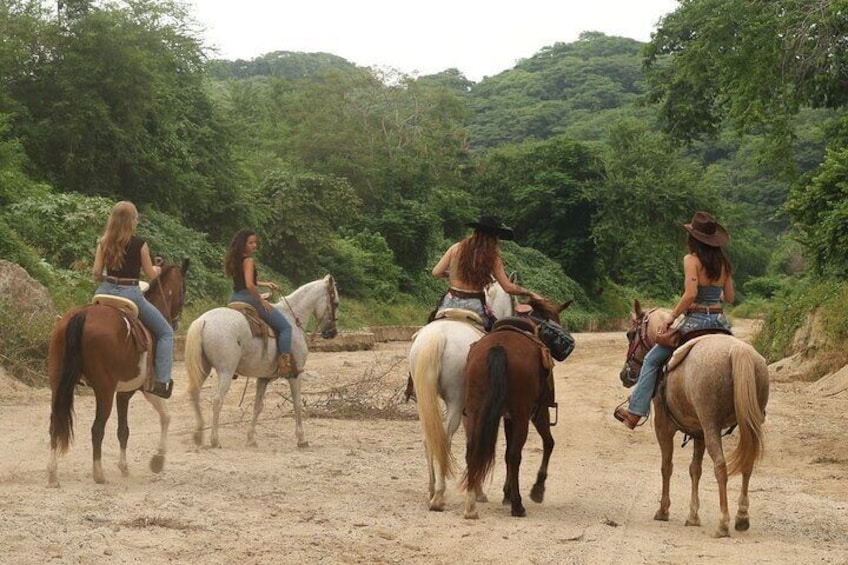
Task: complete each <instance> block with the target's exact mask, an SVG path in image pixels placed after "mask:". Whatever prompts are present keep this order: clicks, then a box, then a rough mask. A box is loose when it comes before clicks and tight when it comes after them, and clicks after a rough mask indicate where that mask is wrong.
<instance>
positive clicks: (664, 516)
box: [654, 511, 668, 522]
mask: <svg viewBox="0 0 848 565" xmlns="http://www.w3.org/2000/svg"><path fill="white" fill-rule="evenodd" d="M654 520H658V521H660V522H668V512H659V511H658V512H657V513H656V514H654Z"/></svg>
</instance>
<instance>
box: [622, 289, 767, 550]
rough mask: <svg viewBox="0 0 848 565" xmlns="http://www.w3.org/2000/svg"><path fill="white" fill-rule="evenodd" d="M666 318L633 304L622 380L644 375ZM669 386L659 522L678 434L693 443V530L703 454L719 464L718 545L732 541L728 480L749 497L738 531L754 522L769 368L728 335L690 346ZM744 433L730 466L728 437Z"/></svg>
mask: <svg viewBox="0 0 848 565" xmlns="http://www.w3.org/2000/svg"><path fill="white" fill-rule="evenodd" d="M669 316H671V313H670V312H669V311H667V310H662V309H652V310H647V311H645V310H642V307H641V305H640V304H639V301H638V300H636V301H634V304H633V317H632V325H631V327H630V330H629V331H628V332H627V339H628V341H629V342H630V347H629V348H628V354H627V361H626V362H625V365H624V368H623V369H622V373H625V372H629V373H630V374H638V373H639V370H640V368H641V364H642V360H643V359H644V358H645V355H646V354H647V353H648V351H649V350H650V349H651V347H653V345H654V341H655V339H656V335H657V328H658V327H659V326H660V324H661V323H663V322H664V321H666V320H668V318H669ZM668 366H669V370H668V373H667V375H666V377H665V382H664V383H662V384H661V385H660V386H658V387H657V391H656V392H655V394H654V399H653V406H654V432H655V433H656V436H657V443H659V445H660V451H661V453H662V497H661V499H660V507H659V510H657V512H656V514H655V515H654V519H655V520H663V521H666V520H668V509H669V506H670V504H671V500H670V498H669V481H670V479H671V471H672V461H671V459H672V454H673V452H674V434H675V433H676V432H677V431H678V430H680V431H682V432H684V433H686V434H688V435H689V436H691V437H692V438H693V440H694V450H693V453H692V462H691V463H690V465H689V476H690V477H691V480H692V491H691V492H692V494H691V498H690V501H689V517H688V518H687V519H686V525H687V526H700V525H701V519H700V518H699V516H698V508H699V504H700V502H699V500H698V483H699V481H700V479H701V465H702V462H703V459H704V450H706V451H707V452H709V454H710V458H712V460H713V469H714V472H715V477H716V481H717V482H718V497H719V505H720V507H721V517H720V519H719V524H718V529H717V530H716V532H715V537H727V536H729V535H730V534H729V531H728V525H729V522H730V515H729V512H728V506H727V477H728V476H729V475H733V474H735V473H741V474H742V490H741V492H740V494H739V508H738V511H737V514H736V524H735V527H736V529H737V530H739V531H744V530H747V529H748V528H749V527H750V522H749V518H748V482H749V480H750V478H751V472H752V470H753V467H754V463H755V462H756V461H757V459H759V458H760V457H761V456H762V453H763V429H762V424H763V421H764V420H765V409H766V403H767V402H768V395H769V375H768V367H767V366H766V361H765V359H763V357H762V356H761V355H760V354H759V353H757V351H756V350H755V349H754V348H753V347H752V346H751V345H749V344H748V343H746V342H744V341H742V340H740V339H738V338H735V337H733V336H730V335H726V334H709V335H704V336H701V337H696V338H694V339H692V340H691V341H687V342H686V343H684V344H683V345H682V346H680V347H679V348H678V349H677V350H675V352H674V355H673V356H672V358H671V359H670V361H669V365H668ZM732 426H737V427H738V430H739V442H738V444H737V446H736V449H735V450H734V451H733V452H732V453H730V455H729V456H728V457H727V459H725V456H724V449H723V447H722V441H721V438H722V435H721V434H722V430H723V429H727V428H730V427H732Z"/></svg>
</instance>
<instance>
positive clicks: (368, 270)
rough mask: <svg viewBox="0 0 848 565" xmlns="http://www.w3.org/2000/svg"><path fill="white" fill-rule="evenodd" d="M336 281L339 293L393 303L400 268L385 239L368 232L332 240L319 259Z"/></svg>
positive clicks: (396, 291) (396, 293)
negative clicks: (324, 255) (325, 252)
mask: <svg viewBox="0 0 848 565" xmlns="http://www.w3.org/2000/svg"><path fill="white" fill-rule="evenodd" d="M319 262H320V264H321V265H323V266H324V267H325V268H326V269H327V271H328V272H329V273H331V274H332V275H333V277H335V279H336V284H337V286H338V287H339V289H340V290H339V292H343V293H344V294H345V295H346V296H350V297H352V298H361V299H376V300H381V301H394V300H395V298H396V297H397V295H398V281H399V280H400V276H401V268H400V267H398V266H397V265H396V264H395V262H394V255H393V254H392V251H391V249H389V245H388V243H386V240H385V238H383V236H382V235H380V234H378V233H371V232H368V231H363V232H360V233H358V234H356V235H353V236H349V237H344V238H340V239H336V240H335V241H333V244H332V246H331V248H330V254H329V255H328V256H326V257H322V258H321V259H320V260H319Z"/></svg>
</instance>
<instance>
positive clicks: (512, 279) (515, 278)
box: [509, 271, 518, 283]
mask: <svg viewBox="0 0 848 565" xmlns="http://www.w3.org/2000/svg"><path fill="white" fill-rule="evenodd" d="M509 282H511V283H516V282H518V272H517V271H513V272H511V273H510V274H509Z"/></svg>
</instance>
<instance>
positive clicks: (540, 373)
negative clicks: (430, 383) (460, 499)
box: [463, 300, 570, 519]
mask: <svg viewBox="0 0 848 565" xmlns="http://www.w3.org/2000/svg"><path fill="white" fill-rule="evenodd" d="M569 304H570V302H566V303H564V304H562V305H560V306H556V305H554V304H552V303H551V302H549V301H547V300H543V301H538V300H533V301H531V302H530V306H532V308H533V313H532V316H533V317H537V318H542V319H545V320H553V321H554V322H556V323H557V324H559V323H560V318H559V314H560V312H562V311H563V310H564V309H565V308H567V307H568V305H569ZM520 320H526V318H521V319H520ZM511 322H512V319H508V320H506V327H503V326H501V324H502V323H503V322H499V323H498V324H495V330H494V331H492V332H491V333H489V334H487V335H485V336H483V337H482V338H481V339H480V340H479V341H478V342H477V343H475V344H474V345H472V346H471V350H470V351H469V353H468V360H467V363H466V365H465V387H466V388H465V391H466V392H465V414H466V434H467V438H466V439H467V444H466V452H465V463H466V466H467V467H466V470H465V476H464V477H463V487H464V488H465V490H466V496H465V517H466V518H471V519H476V518H477V517H478V514H477V508H476V502H477V496H476V493H477V492H478V491H479V489H480V488H481V485H482V483H483V480H484V479H485V478H486V476H487V475H488V474H489V472H490V471H491V470H492V465H493V463H494V459H495V445H496V443H497V439H498V426H499V423H500V420H501V418H502V417H503V425H504V435H505V436H506V479H505V481H504V486H503V493H504V498H503V502H504V504H506V502H507V501H509V502H510V504H511V506H512V509H511V511H512V515H513V516H519V517H520V516H525V515H526V514H527V512H526V510H525V509H524V506H523V505H522V503H521V493H520V491H519V488H518V472H519V467H520V465H521V450H522V449H523V448H524V443H525V442H526V441H527V432H528V430H529V427H530V426H529V425H530V422H531V421H532V422H533V426H534V427H535V428H536V431H538V432H539V435H540V436H541V438H542V448H543V454H542V464H541V466H540V467H539V471H538V473H537V475H536V483H535V484H534V485H533V489H532V490H531V492H530V498H531V499H532V500H533V501H534V502H542V501H543V500H544V497H545V480H546V479H547V477H548V461H549V460H550V458H551V453H552V452H553V449H554V438H553V436H552V435H551V422H550V414H549V413H548V406H547V403H546V400H548V399H550V398H551V396H552V391H551V390H550V389H549V386H548V374H549V371H551V370H552V369H553V361H552V359H551V357H550V355H549V353H548V349H547V347H545V345H544V344H543V343H542V342H541V341H540V340H539V339H538V338H537V337H535V336H534V335H532V334H528V333H526V332H521V331H516V330H515V329H514V327H513V326H512V325H511ZM523 323H524V324H527V323H528V322H527V321H524V322H523ZM529 323H530V324H532V322H529Z"/></svg>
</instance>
